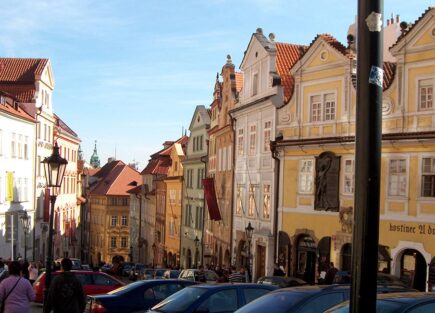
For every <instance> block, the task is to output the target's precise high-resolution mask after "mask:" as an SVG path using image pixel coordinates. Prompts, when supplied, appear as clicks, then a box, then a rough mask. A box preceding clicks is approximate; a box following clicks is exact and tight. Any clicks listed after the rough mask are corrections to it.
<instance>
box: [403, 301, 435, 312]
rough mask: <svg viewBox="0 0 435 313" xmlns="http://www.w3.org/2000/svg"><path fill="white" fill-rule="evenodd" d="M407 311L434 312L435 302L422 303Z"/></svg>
mask: <svg viewBox="0 0 435 313" xmlns="http://www.w3.org/2000/svg"><path fill="white" fill-rule="evenodd" d="M408 312H410V313H411V312H412V313H417V312H418V313H433V312H435V303H434V302H432V303H426V304H422V305H419V306H417V307H415V308H412V309H411V310H409V311H408Z"/></svg>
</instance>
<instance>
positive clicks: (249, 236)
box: [245, 222, 254, 280]
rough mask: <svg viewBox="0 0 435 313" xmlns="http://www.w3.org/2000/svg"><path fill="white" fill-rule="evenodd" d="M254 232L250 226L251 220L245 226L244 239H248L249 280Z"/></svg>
mask: <svg viewBox="0 0 435 313" xmlns="http://www.w3.org/2000/svg"><path fill="white" fill-rule="evenodd" d="M253 233H254V227H252V225H251V222H249V223H248V226H246V227H245V234H246V239H247V240H248V275H249V280H251V241H252V234H253Z"/></svg>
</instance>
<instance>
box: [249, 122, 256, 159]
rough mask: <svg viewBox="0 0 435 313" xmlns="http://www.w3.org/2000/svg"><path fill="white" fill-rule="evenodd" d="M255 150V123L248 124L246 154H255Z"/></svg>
mask: <svg viewBox="0 0 435 313" xmlns="http://www.w3.org/2000/svg"><path fill="white" fill-rule="evenodd" d="M256 152H257V125H256V124H251V125H249V150H248V155H251V156H252V155H255V154H256Z"/></svg>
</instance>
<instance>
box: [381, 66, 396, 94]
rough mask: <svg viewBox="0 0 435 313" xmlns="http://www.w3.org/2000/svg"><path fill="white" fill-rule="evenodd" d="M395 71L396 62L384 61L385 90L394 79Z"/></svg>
mask: <svg viewBox="0 0 435 313" xmlns="http://www.w3.org/2000/svg"><path fill="white" fill-rule="evenodd" d="M395 73H396V63H393V62H384V80H383V89H384V90H386V89H388V88H389V87H390V86H391V83H392V82H393V80H394V74H395Z"/></svg>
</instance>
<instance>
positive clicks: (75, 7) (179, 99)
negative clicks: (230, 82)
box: [0, 0, 433, 170]
mask: <svg viewBox="0 0 435 313" xmlns="http://www.w3.org/2000/svg"><path fill="white" fill-rule="evenodd" d="M0 3H1V7H2V8H3V9H6V10H3V13H2V21H1V26H0V55H1V56H2V57H31V58H50V59H51V62H52V66H53V71H54V77H55V82H56V86H55V91H54V95H53V106H54V110H55V112H56V113H57V114H58V115H59V116H60V117H61V118H62V119H63V120H65V122H66V123H67V124H68V125H69V126H70V127H71V128H72V129H73V130H74V131H75V132H76V133H77V134H78V135H79V137H80V138H81V140H82V149H83V151H84V155H85V158H86V160H89V158H90V156H91V154H92V150H93V146H94V140H97V147H98V154H99V156H100V159H101V161H102V164H104V163H105V162H106V160H107V158H108V157H110V156H114V155H115V151H116V157H117V159H120V160H123V161H124V162H126V163H129V162H132V161H133V160H135V161H136V162H139V168H140V170H142V169H143V167H144V166H145V165H146V164H147V161H148V159H149V156H150V154H152V153H154V152H156V151H158V150H160V149H161V147H162V145H161V144H162V143H163V142H164V141H165V140H175V139H177V138H179V137H180V136H181V134H182V128H183V127H184V128H188V127H189V124H190V120H191V117H192V114H193V112H194V109H195V106H196V105H205V106H208V105H209V104H210V103H211V100H212V92H213V85H214V81H215V77H216V72H220V70H221V68H222V66H223V65H224V64H225V61H226V55H227V54H231V55H232V57H233V61H234V64H235V65H236V68H238V67H239V65H240V62H241V60H242V57H243V52H244V51H245V49H246V48H247V45H248V43H249V40H250V38H251V35H252V33H253V32H254V31H255V30H256V28H258V27H261V28H263V30H264V33H265V34H269V33H270V32H273V33H275V35H276V41H281V42H288V43H296V44H307V45H308V44H309V43H310V42H311V41H312V40H313V38H314V37H315V36H316V35H317V34H319V33H330V34H331V35H333V36H334V37H336V38H337V39H339V40H340V41H341V42H342V43H343V44H346V33H347V29H348V27H349V25H350V24H351V23H353V22H354V20H355V15H356V12H357V0H329V1H323V0H183V1H180V0H164V1H163V0H154V1H151V0H118V1H115V0H0ZM431 5H433V2H432V1H427V0H385V1H384V15H385V16H387V17H390V16H391V14H392V13H393V14H394V15H396V14H399V15H400V17H401V20H404V21H407V22H414V21H415V20H416V19H417V18H418V17H419V16H420V15H421V14H422V13H423V12H424V11H425V10H426V9H427V8H428V7H429V6H431Z"/></svg>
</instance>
